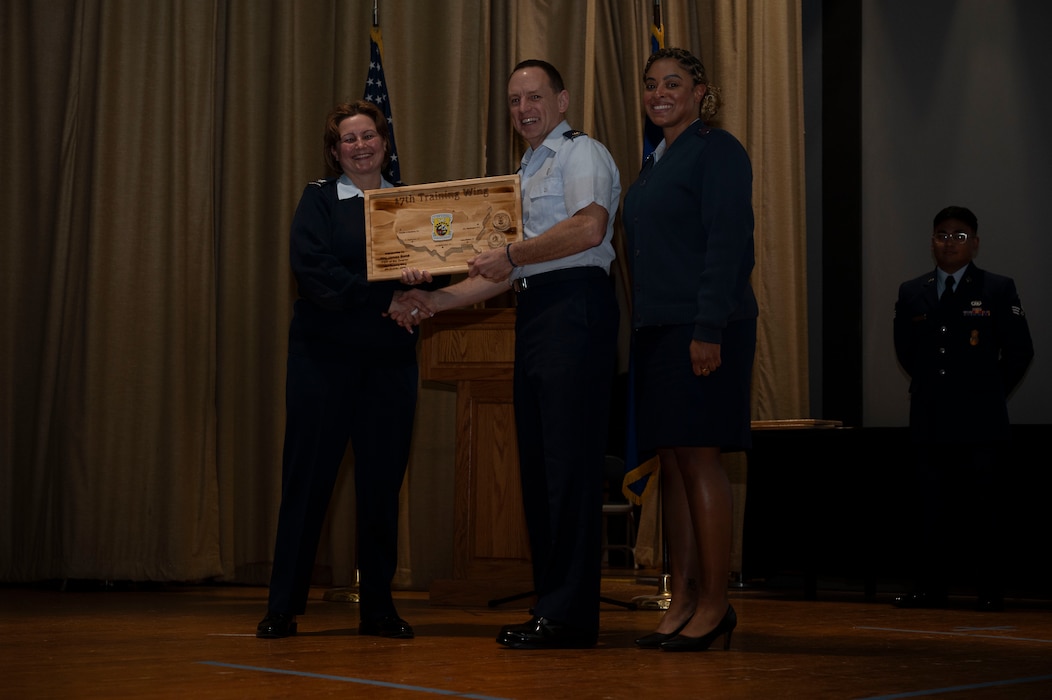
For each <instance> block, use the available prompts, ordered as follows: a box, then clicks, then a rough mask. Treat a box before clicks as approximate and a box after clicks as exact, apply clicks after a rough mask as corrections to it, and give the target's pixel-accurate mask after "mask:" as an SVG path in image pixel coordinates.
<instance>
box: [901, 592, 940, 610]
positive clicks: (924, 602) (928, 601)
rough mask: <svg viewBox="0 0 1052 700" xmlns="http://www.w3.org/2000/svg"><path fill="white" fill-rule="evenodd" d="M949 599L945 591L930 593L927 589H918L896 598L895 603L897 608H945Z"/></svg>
mask: <svg viewBox="0 0 1052 700" xmlns="http://www.w3.org/2000/svg"><path fill="white" fill-rule="evenodd" d="M947 603H948V601H947V599H946V594H945V593H929V592H927V591H917V592H915V593H907V594H906V595H900V596H899V597H897V598H895V601H894V605H895V607H896V608H906V609H910V610H912V609H916V608H945V607H946V605H947Z"/></svg>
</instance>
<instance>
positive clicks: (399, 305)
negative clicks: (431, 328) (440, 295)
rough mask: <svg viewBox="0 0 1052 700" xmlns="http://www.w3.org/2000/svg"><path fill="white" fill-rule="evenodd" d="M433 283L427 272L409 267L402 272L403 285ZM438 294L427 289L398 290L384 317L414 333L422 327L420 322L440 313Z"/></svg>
mask: <svg viewBox="0 0 1052 700" xmlns="http://www.w3.org/2000/svg"><path fill="white" fill-rule="evenodd" d="M431 281H432V277H431V273H430V272H428V271H427V270H417V269H416V268H409V267H407V268H405V269H403V270H402V284H409V285H418V284H424V283H427V282H431ZM436 294H437V292H429V291H427V290H425V289H408V290H401V289H399V290H396V291H395V293H394V296H392V297H391V305H390V306H389V307H387V311H386V312H385V313H384V316H387V317H388V318H390V319H391V320H393V321H394V322H395V323H397V324H398V325H399V326H401V327H402V328H405V329H406V330H407V331H409V332H410V333H412V332H413V329H414V328H415V327H416V326H418V325H420V321H422V320H423V319H425V318H431V317H432V316H434V315H435V313H437V312H438V310H439V309H438V304H437V300H436V299H435V295H436Z"/></svg>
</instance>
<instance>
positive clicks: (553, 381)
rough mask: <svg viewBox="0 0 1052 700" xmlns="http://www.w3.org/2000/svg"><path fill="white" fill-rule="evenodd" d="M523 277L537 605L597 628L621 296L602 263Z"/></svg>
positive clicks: (518, 345)
mask: <svg viewBox="0 0 1052 700" xmlns="http://www.w3.org/2000/svg"><path fill="white" fill-rule="evenodd" d="M527 281H528V283H529V286H528V288H527V289H525V290H524V291H520V292H519V293H518V295H517V311H516V323H515V379H514V405H515V423H516V429H517V433H518V443H519V465H520V466H519V469H520V477H521V481H522V499H523V507H524V510H525V514H526V526H527V530H528V533H529V540H530V553H531V560H532V566H533V586H534V591H535V593H536V595H537V602H536V605H535V606H534V614H536V615H538V616H541V617H547V618H549V619H552V620H555V621H558V622H560V623H563V624H565V625H567V626H570V627H573V628H576V629H577V630H578V631H579V632H583V633H586V634H589V633H594V634H598V629H599V595H600V566H601V558H602V554H601V544H602V498H603V478H604V476H603V472H604V462H605V453H606V447H607V432H608V430H609V411H610V395H611V390H612V385H613V380H614V364H615V356H616V345H617V326H618V316H619V312H618V307H617V300H616V297H615V296H614V289H613V284H612V282H611V280H610V278H609V277H608V276H607V275H606V273H605V272H604V271H603V270H602V269H600V268H595V267H590V268H571V269H570V270H557V271H555V272H550V273H546V274H542V275H539V276H537V277H532V278H528V280H527Z"/></svg>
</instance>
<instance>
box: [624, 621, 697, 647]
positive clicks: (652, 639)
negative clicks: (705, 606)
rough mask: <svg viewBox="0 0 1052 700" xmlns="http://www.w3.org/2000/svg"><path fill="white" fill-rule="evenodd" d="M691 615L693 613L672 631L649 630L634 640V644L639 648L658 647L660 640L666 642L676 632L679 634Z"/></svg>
mask: <svg viewBox="0 0 1052 700" xmlns="http://www.w3.org/2000/svg"><path fill="white" fill-rule="evenodd" d="M693 617H694V613H691V614H690V617H688V618H687V619H686V620H684V621H683V624H682V625H680V626H679V627H677V628H676V629H674V630H672V632H671V633H669V634H665V633H664V632H651V633H650V634H645V635H643V636H642V637H640V638H638V639H636V640H635V641H636V646H637V647H639V648H640V649H658V648H660V647H661V643H662V642H667V641H668V640H670V639H672V638H673V637H675V636H676V635H677V634H679V633H680V632H681V631H682V630H683V628H684V627H686V626H687V623H688V622H690V621H691V619H692V618H693Z"/></svg>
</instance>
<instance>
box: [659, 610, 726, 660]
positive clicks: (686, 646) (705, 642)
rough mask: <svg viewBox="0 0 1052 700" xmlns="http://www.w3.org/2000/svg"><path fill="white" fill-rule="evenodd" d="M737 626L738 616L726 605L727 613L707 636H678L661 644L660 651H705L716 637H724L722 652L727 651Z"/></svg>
mask: <svg viewBox="0 0 1052 700" xmlns="http://www.w3.org/2000/svg"><path fill="white" fill-rule="evenodd" d="M737 626H738V615H737V613H735V612H734V608H733V607H731V606H730V605H728V606H727V612H725V613H724V614H723V619H722V620H720V622H719V624H718V625H716V627H715V628H714V629H713V630H712V631H711V632H709V633H708V634H706V635H703V636H701V637H687V636H685V635H682V634H680V635H677V636H675V637H673V638H672V639H670V640H668V641H667V642H662V643H661V647H660V648H661V650H662V651H705V650H706V649H708V648H709V647H710V646H712V643H713V642H714V641H716V638H717V637H719V636H721V635H725V636H724V637H723V650H724V651H727V650H728V649H730V648H731V632H733V631H734V628H735V627H737Z"/></svg>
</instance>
